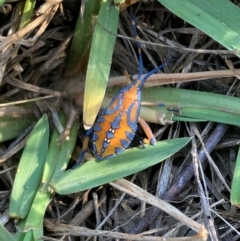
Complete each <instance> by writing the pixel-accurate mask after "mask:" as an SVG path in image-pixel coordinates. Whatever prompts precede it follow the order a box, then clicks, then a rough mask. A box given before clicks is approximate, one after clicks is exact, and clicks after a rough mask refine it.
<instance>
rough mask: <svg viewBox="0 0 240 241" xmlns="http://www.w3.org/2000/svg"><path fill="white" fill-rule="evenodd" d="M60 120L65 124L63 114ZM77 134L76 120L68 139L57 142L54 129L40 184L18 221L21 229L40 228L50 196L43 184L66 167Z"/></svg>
mask: <svg viewBox="0 0 240 241" xmlns="http://www.w3.org/2000/svg"><path fill="white" fill-rule="evenodd" d="M60 120H61V123H62V125H65V124H66V121H65V118H64V116H63V115H60ZM77 134H78V123H77V122H76V123H75V124H74V126H73V128H72V130H71V132H70V135H69V140H68V141H65V142H63V143H62V144H58V138H59V136H60V134H59V133H58V131H57V130H56V129H55V130H54V132H53V135H52V138H51V143H50V146H49V151H48V154H47V157H46V162H45V165H44V172H43V177H42V185H40V186H39V188H38V191H37V194H36V196H35V198H34V200H33V202H32V206H31V208H30V211H29V213H28V215H27V217H26V218H25V219H23V220H20V221H19V227H20V229H21V230H22V231H24V232H26V231H29V230H32V229H34V230H41V228H42V225H43V218H44V214H45V211H46V209H47V206H48V204H49V202H50V198H51V193H50V192H49V190H48V189H47V185H45V184H46V183H48V182H49V180H50V179H51V178H53V177H54V176H55V175H58V176H59V175H60V174H61V173H62V172H63V171H64V170H65V169H66V167H67V164H68V162H69V160H70V158H71V154H72V152H73V149H74V147H75V145H76V140H77Z"/></svg>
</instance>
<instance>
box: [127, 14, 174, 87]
mask: <svg viewBox="0 0 240 241" xmlns="http://www.w3.org/2000/svg"><path fill="white" fill-rule="evenodd" d="M130 18H131V22H132V26H133V32H134V35H135V38H136V41H137V47H138V56H139V57H138V58H139V74H138V77H137V78H136V79H135V80H134V84H136V83H137V82H138V81H139V80H140V81H141V82H140V84H139V85H138V86H139V87H140V88H141V87H142V86H143V85H144V82H145V81H146V80H147V78H148V77H150V76H151V75H152V74H155V73H157V72H158V71H159V70H160V69H162V68H163V67H164V66H165V65H168V64H170V63H171V61H168V62H167V63H165V64H161V65H160V66H158V67H157V68H155V69H153V70H151V71H150V72H148V73H147V74H146V75H144V76H143V78H141V76H142V74H143V59H142V49H141V43H140V41H139V40H140V37H139V35H138V32H137V27H136V21H135V18H134V15H133V11H132V10H130Z"/></svg>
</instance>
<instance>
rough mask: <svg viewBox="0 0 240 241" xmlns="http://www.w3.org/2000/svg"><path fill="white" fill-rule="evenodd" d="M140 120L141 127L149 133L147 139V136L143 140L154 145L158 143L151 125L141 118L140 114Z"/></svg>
mask: <svg viewBox="0 0 240 241" xmlns="http://www.w3.org/2000/svg"><path fill="white" fill-rule="evenodd" d="M138 122H139V124H140V125H141V127H142V128H143V131H144V132H145V134H146V135H147V139H146V138H145V139H144V140H143V142H144V143H145V144H150V145H152V146H153V145H154V144H155V143H156V139H155V137H154V135H153V133H152V131H151V129H150V127H149V125H148V124H147V122H146V121H145V120H144V119H143V118H141V117H140V116H139V117H138Z"/></svg>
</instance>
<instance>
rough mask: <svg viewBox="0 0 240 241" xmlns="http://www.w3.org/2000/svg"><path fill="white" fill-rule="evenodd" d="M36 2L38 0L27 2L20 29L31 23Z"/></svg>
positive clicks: (28, 0)
mask: <svg viewBox="0 0 240 241" xmlns="http://www.w3.org/2000/svg"><path fill="white" fill-rule="evenodd" d="M35 4H36V0H27V1H26V2H25V6H24V10H23V14H22V18H21V22H20V26H19V28H20V29H21V28H24V27H25V26H27V25H28V24H29V23H30V21H31V18H32V14H33V10H34V7H35Z"/></svg>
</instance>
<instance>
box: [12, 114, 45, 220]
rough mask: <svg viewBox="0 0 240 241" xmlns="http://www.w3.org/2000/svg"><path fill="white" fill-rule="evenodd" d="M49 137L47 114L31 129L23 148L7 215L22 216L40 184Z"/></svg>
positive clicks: (28, 207) (27, 209)
mask: <svg viewBox="0 0 240 241" xmlns="http://www.w3.org/2000/svg"><path fill="white" fill-rule="evenodd" d="M48 139H49V127H48V120H47V116H46V115H44V116H43V117H42V118H41V119H40V120H39V121H38V123H37V124H36V126H35V127H34V129H33V130H32V132H31V134H30V137H29V139H28V141H27V144H26V146H25V148H24V151H23V154H22V157H21V160H20V163H19V166H18V169H17V174H16V177H15V181H14V185H13V190H12V194H11V200H10V207H9V215H10V216H12V217H15V218H24V217H25V216H26V215H27V213H28V211H29V209H30V207H31V205H32V201H33V199H34V197H35V194H36V191H37V188H38V186H39V184H40V181H41V178H42V173H43V167H44V162H45V160H46V155H47V149H48Z"/></svg>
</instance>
